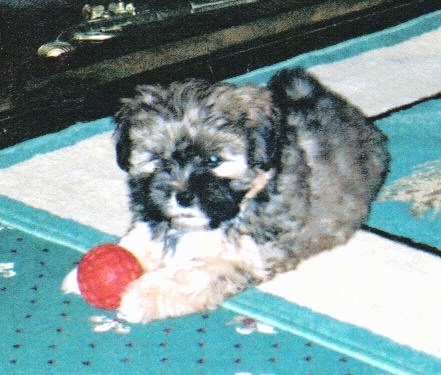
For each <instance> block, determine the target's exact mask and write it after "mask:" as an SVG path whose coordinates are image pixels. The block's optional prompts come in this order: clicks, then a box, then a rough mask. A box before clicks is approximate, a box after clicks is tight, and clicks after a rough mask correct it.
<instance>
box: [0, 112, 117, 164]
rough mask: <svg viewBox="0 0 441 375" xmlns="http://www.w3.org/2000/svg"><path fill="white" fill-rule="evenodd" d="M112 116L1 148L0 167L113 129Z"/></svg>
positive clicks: (80, 123) (81, 123) (77, 124)
mask: <svg viewBox="0 0 441 375" xmlns="http://www.w3.org/2000/svg"><path fill="white" fill-rule="evenodd" d="M114 128H115V123H114V122H113V118H112V117H105V118H102V119H99V120H95V121H91V122H86V123H84V122H79V123H76V124H75V125H72V126H70V127H69V128H66V129H64V130H61V131H59V132H57V133H51V134H47V135H44V136H42V137H38V138H34V139H30V140H28V141H25V142H22V143H20V144H18V145H14V146H11V147H7V148H5V149H3V150H0V168H7V167H10V166H11V165H14V164H17V163H20V162H22V161H25V160H27V159H29V158H31V157H33V156H35V155H37V154H45V153H48V152H51V151H55V150H58V149H59V148H62V147H67V146H72V145H74V144H76V143H78V142H80V141H82V140H84V139H86V138H89V137H92V136H94V135H97V134H101V133H104V132H106V131H110V130H113V129H114Z"/></svg>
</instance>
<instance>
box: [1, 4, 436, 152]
mask: <svg viewBox="0 0 441 375" xmlns="http://www.w3.org/2000/svg"><path fill="white" fill-rule="evenodd" d="M182 3H183V2H182V1H181V2H179V4H182ZM39 4H40V5H38V6H35V5H32V4H31V5H28V6H23V7H11V6H5V5H2V4H1V3H0V10H1V11H2V12H1V13H0V16H1V19H0V25H1V27H0V42H1V51H0V52H1V54H0V64H1V67H2V77H1V78H0V148H4V147H6V146H10V145H13V144H15V143H18V142H21V141H23V140H26V139H29V138H33V137H36V136H39V135H42V134H46V133H49V132H54V131H57V130H60V129H63V128H65V127H66V126H69V125H71V124H73V123H75V122H76V121H87V120H92V119H96V118H100V117H103V116H108V115H111V114H113V113H114V111H115V110H116V108H117V106H118V101H119V98H120V97H123V96H127V95H131V94H132V91H133V88H134V86H135V85H136V84H137V83H146V82H148V83H154V82H169V81H173V80H178V79H184V78H187V77H201V78H206V79H211V80H220V79H224V78H227V77H231V76H234V75H238V74H241V73H244V72H246V71H249V70H253V69H256V68H259V67H262V66H265V65H269V64H273V63H276V62H278V61H281V60H284V59H287V58H290V57H293V56H295V55H298V54H300V53H303V52H307V51H310V50H313V49H317V48H322V47H325V46H328V45H332V44H334V43H337V42H340V41H342V40H345V39H348V38H352V37H356V36H359V35H362V34H365V33H370V32H373V31H377V30H380V29H383V28H385V27H388V26H392V25H395V24H398V23H401V22H403V21H406V20H408V19H411V18H414V17H416V16H418V15H421V14H424V13H427V12H430V11H433V10H436V9H438V8H441V4H440V3H439V1H427V0H426V1H424V0H419V1H416V0H413V1H410V0H409V1H393V0H391V1H384V0H378V1H356V0H353V1H349V0H346V1H325V0H322V1H292V0H289V1H286V0H285V1H276V0H269V1H263V0H262V1H258V2H256V3H252V4H245V5H240V6H234V7H230V8H223V9H218V10H214V11H209V12H203V13H199V14H190V13H189V12H188V11H187V10H188V9H184V8H183V10H182V11H180V13H179V12H176V14H172V13H166V16H162V17H163V19H162V20H160V19H158V20H155V21H152V20H151V12H150V11H149V12H147V11H146V9H147V8H148V7H150V8H152V7H154V4H155V2H149V3H148V7H147V8H146V6H145V5H144V8H143V6H142V4H141V5H138V4H136V2H135V5H136V6H137V10H138V9H139V13H137V15H136V16H135V18H136V22H134V23H133V24H131V25H130V26H129V27H126V28H124V30H123V32H122V33H121V34H120V35H119V36H118V37H116V38H113V39H111V40H109V41H105V42H102V43H87V44H84V43H83V44H81V45H78V46H77V49H76V50H75V51H74V52H72V53H69V54H65V55H61V56H60V57H59V58H55V59H54V58H44V57H41V56H38V55H37V53H36V51H37V49H38V47H39V46H40V45H41V44H44V43H46V42H49V41H51V40H54V39H55V38H56V36H57V35H58V34H59V33H60V31H62V30H70V29H75V28H76V27H78V24H81V23H83V24H84V22H83V21H82V19H81V8H82V4H81V6H80V5H77V4H70V3H49V4H46V5H41V3H39ZM54 4H57V5H54ZM60 4H61V5H60ZM159 4H160V6H161V7H165V6H169V7H171V8H173V6H175V4H176V1H175V2H173V1H165V2H164V1H162V2H159ZM159 13H160V12H156V13H155V16H156V15H157V14H159ZM161 14H162V15H163V14H164V13H161ZM149 17H150V18H149Z"/></svg>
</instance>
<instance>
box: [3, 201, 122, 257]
mask: <svg viewBox="0 0 441 375" xmlns="http://www.w3.org/2000/svg"><path fill="white" fill-rule="evenodd" d="M0 225H3V226H10V227H14V228H17V229H20V230H22V231H23V232H25V233H31V234H32V235H34V236H36V237H39V238H44V239H46V240H49V241H51V242H53V243H56V244H60V245H64V246H67V247H69V248H72V249H75V250H77V251H80V252H83V253H84V252H86V251H87V250H89V249H90V248H92V247H93V246H96V245H97V244H100V243H116V242H117V240H118V239H117V238H116V237H115V236H112V235H110V234H107V233H103V232H100V231H98V230H97V229H94V228H92V227H89V226H86V225H82V224H80V223H78V222H76V221H73V220H69V219H63V218H61V217H58V216H55V215H53V214H51V213H49V212H47V211H44V210H39V209H36V208H34V207H30V206H27V205H25V204H23V203H21V202H18V201H15V200H13V199H10V198H7V197H5V196H2V195H0Z"/></svg>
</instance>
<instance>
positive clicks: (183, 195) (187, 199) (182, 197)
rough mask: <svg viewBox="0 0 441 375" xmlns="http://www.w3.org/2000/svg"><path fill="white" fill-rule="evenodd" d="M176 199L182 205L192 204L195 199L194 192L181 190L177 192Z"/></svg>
mask: <svg viewBox="0 0 441 375" xmlns="http://www.w3.org/2000/svg"><path fill="white" fill-rule="evenodd" d="M176 200H177V201H178V203H179V204H180V205H181V206H184V207H188V206H191V204H192V203H193V200H194V194H193V193H192V192H190V191H180V192H179V193H177V194H176Z"/></svg>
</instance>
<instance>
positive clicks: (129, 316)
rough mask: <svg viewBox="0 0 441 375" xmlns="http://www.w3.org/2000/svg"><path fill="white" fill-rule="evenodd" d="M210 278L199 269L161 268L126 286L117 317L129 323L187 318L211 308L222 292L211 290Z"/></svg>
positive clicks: (220, 298)
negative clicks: (185, 316)
mask: <svg viewBox="0 0 441 375" xmlns="http://www.w3.org/2000/svg"><path fill="white" fill-rule="evenodd" d="M211 284H212V280H211V276H210V274H209V273H208V272H206V271H205V270H202V269H197V270H195V269H192V270H190V269H174V270H171V269H165V268H164V269H161V270H158V271H155V272H151V273H147V274H144V275H143V276H142V277H141V278H140V279H138V280H135V281H133V282H132V283H130V284H129V286H128V288H127V291H126V292H125V294H124V295H123V297H122V301H121V306H120V308H119V316H120V317H121V318H122V319H124V320H126V321H128V322H131V323H148V322H150V321H152V320H157V319H164V318H171V317H177V316H182V315H187V314H191V313H195V312H199V311H203V310H205V309H209V308H214V307H216V306H217V305H218V304H220V303H221V302H222V300H223V295H222V293H214V294H213V289H212V288H210V285H211Z"/></svg>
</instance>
